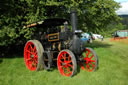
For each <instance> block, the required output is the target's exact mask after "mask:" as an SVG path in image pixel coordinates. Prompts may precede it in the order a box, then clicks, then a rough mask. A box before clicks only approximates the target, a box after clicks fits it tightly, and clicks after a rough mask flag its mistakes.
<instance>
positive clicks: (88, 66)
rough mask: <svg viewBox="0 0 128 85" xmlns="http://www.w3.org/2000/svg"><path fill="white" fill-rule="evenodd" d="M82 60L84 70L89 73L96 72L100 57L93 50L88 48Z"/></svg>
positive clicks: (81, 64)
mask: <svg viewBox="0 0 128 85" xmlns="http://www.w3.org/2000/svg"><path fill="white" fill-rule="evenodd" d="M81 58H82V59H80V66H81V68H82V69H83V70H87V71H88V72H91V71H95V70H96V69H97V67H98V56H97V55H96V53H95V51H94V50H93V49H91V48H86V49H85V51H84V52H83V53H82V55H81Z"/></svg>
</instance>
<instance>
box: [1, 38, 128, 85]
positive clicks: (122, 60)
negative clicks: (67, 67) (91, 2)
mask: <svg viewBox="0 0 128 85" xmlns="http://www.w3.org/2000/svg"><path fill="white" fill-rule="evenodd" d="M88 46H90V47H92V48H93V49H94V50H95V51H96V53H97V55H98V57H99V68H98V70H97V71H95V72H86V71H83V70H81V69H80V71H78V73H77V74H76V75H75V76H73V77H72V78H68V77H63V76H61V75H60V73H59V71H58V70H57V69H54V70H53V71H45V70H42V71H39V72H31V71H29V70H28V69H27V68H26V66H25V63H24V58H23V56H21V57H17V56H14V57H13V58H0V85H128V44H122V43H117V42H109V41H108V40H105V41H104V42H100V41H96V42H95V43H94V44H92V45H88ZM5 57H6V56H5Z"/></svg>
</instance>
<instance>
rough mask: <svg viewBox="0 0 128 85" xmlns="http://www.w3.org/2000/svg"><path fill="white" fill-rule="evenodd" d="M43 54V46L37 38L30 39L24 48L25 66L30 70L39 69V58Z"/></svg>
mask: <svg viewBox="0 0 128 85" xmlns="http://www.w3.org/2000/svg"><path fill="white" fill-rule="evenodd" d="M42 55H43V47H42V45H41V43H40V42H39V41H37V40H30V41H28V42H27V43H26V45H25V48H24V60H25V64H26V67H27V68H28V69H29V70H31V71H35V70H36V71H37V70H39V69H41V66H42V65H41V58H42Z"/></svg>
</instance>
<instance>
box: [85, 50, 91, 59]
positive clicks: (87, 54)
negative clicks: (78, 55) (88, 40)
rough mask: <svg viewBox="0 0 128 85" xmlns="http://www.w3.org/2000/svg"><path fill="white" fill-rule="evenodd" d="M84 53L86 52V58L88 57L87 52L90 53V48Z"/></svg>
mask: <svg viewBox="0 0 128 85" xmlns="http://www.w3.org/2000/svg"><path fill="white" fill-rule="evenodd" d="M87 52H88V53H87ZM85 53H86V56H87V58H88V56H89V53H90V50H87V51H86V52H85Z"/></svg>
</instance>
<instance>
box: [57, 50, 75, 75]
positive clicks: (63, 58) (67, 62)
mask: <svg viewBox="0 0 128 85" xmlns="http://www.w3.org/2000/svg"><path fill="white" fill-rule="evenodd" d="M57 66H58V69H59V72H60V74H61V75H62V76H67V77H70V76H73V75H74V74H75V73H76V71H77V70H76V69H77V64H76V58H75V56H74V54H73V53H72V52H71V51H70V50H62V51H61V52H60V53H59V55H58V58H57Z"/></svg>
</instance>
